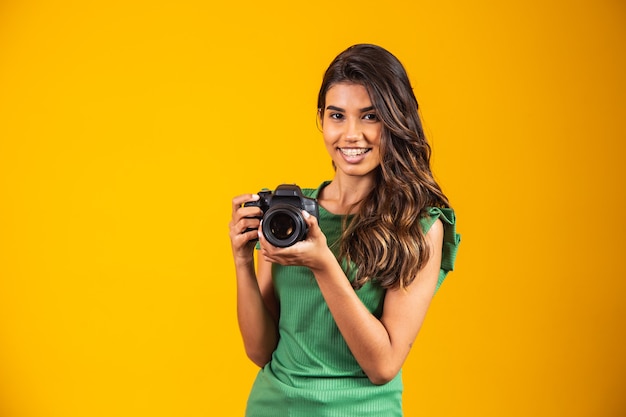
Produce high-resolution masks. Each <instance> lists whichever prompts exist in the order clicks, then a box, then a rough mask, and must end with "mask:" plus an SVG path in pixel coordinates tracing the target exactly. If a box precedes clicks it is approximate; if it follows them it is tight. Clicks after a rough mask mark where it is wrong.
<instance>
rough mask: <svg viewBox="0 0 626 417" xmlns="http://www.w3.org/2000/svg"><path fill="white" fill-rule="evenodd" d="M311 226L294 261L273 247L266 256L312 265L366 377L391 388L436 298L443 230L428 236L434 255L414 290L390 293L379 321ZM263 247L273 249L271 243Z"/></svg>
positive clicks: (439, 228) (292, 253)
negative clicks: (362, 300) (269, 245)
mask: <svg viewBox="0 0 626 417" xmlns="http://www.w3.org/2000/svg"><path fill="white" fill-rule="evenodd" d="M308 221H309V237H308V238H307V241H305V242H303V245H301V246H300V247H298V244H297V245H294V247H293V248H291V250H290V251H289V254H288V256H286V254H285V253H283V254H280V255H277V253H278V252H275V250H276V249H275V248H272V247H268V250H264V251H263V255H264V256H265V257H266V259H267V260H273V261H275V262H280V263H285V264H301V265H306V266H308V267H309V268H310V269H311V270H312V271H313V274H314V275H315V278H316V280H317V282H318V285H319V287H320V290H321V292H322V295H323V296H324V299H325V300H326V303H327V304H328V307H329V309H330V312H331V314H332V315H333V318H334V319H335V322H336V323H337V326H338V328H339V331H340V332H341V334H342V335H343V337H344V339H345V340H346V343H347V344H348V347H349V348H350V350H351V351H352V354H353V355H354V357H355V358H356V360H357V362H358V363H359V365H360V366H361V368H362V369H363V371H364V372H365V373H366V375H367V376H368V378H369V379H370V381H372V383H374V384H384V383H386V382H389V381H390V380H391V379H393V378H394V377H395V376H396V375H397V373H398V372H399V371H400V368H401V367H402V365H403V364H404V361H405V360H406V358H407V356H408V354H409V351H410V349H411V346H412V344H413V342H414V341H415V338H416V337H417V333H418V332H419V329H420V328H421V326H422V323H423V321H424V318H425V316H426V311H427V310H428V307H429V305H430V301H431V299H432V296H433V294H434V291H435V286H436V284H437V278H438V275H439V268H440V264H441V248H442V244H443V224H442V223H441V221H439V220H438V221H436V222H435V223H434V224H433V226H432V227H431V229H430V230H429V232H428V233H427V235H426V240H427V242H428V245H429V248H430V250H431V253H430V258H429V260H428V262H427V264H426V265H425V266H424V268H422V270H421V271H420V272H419V274H418V276H417V277H416V278H415V280H414V281H413V282H412V283H411V284H410V285H409V286H407V287H405V288H404V289H393V290H388V291H387V293H386V296H385V302H384V307H383V313H382V316H381V318H380V319H377V318H376V317H375V316H374V315H372V314H371V313H370V312H369V311H368V310H367V308H366V307H365V305H363V303H362V302H361V300H360V299H359V298H358V296H357V295H356V293H355V291H354V289H353V288H352V286H351V284H350V283H349V281H348V279H347V278H346V276H345V273H344V272H343V270H342V269H341V266H340V265H339V263H338V262H337V260H336V259H335V256H334V255H333V254H332V252H331V251H330V250H329V249H328V247H327V246H326V242H325V239H323V238H322V237H321V236H319V235H320V234H321V235H322V236H323V234H322V233H321V230H319V227H318V226H317V222H316V221H315V220H313V219H309V220H308ZM322 242H323V246H322V244H321V243H322ZM262 243H263V247H264V248H265V247H267V246H266V244H267V242H264V241H262ZM306 244H309V245H313V246H314V247H315V248H307V247H306Z"/></svg>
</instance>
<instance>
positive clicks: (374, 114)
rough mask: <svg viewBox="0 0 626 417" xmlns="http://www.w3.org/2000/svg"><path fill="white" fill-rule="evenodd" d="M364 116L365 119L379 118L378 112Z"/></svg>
mask: <svg viewBox="0 0 626 417" xmlns="http://www.w3.org/2000/svg"><path fill="white" fill-rule="evenodd" d="M363 118H364V119H365V120H378V116H376V113H368V114H366V115H365V116H363Z"/></svg>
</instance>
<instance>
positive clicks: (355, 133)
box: [320, 83, 383, 177]
mask: <svg viewBox="0 0 626 417" xmlns="http://www.w3.org/2000/svg"><path fill="white" fill-rule="evenodd" d="M325 104H326V107H325V108H324V109H321V110H320V112H321V114H320V117H321V120H322V128H323V134H324V143H325V145H326V150H327V151H328V153H329V154H330V156H331V158H332V160H333V162H334V164H335V168H336V169H337V173H342V174H346V175H348V176H360V177H373V176H374V175H375V170H376V168H377V167H378V166H379V165H380V138H381V133H382V126H383V125H382V122H381V121H380V119H379V118H378V116H377V115H376V109H375V108H374V106H373V105H372V101H371V100H370V97H369V94H368V93H367V90H366V89H365V87H364V86H362V85H360V84H351V83H338V84H335V85H333V86H332V87H330V88H329V89H328V92H327V93H326V103H325Z"/></svg>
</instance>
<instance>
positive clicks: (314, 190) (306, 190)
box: [302, 181, 330, 198]
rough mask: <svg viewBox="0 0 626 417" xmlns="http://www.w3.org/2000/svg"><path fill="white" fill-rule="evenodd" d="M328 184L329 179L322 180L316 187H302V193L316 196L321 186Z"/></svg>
mask: <svg viewBox="0 0 626 417" xmlns="http://www.w3.org/2000/svg"><path fill="white" fill-rule="evenodd" d="M328 184H330V181H324V182H322V183H321V184H320V185H319V186H318V187H317V188H302V195H303V196H305V197H309V198H317V197H318V196H319V194H320V191H321V190H322V188H324V187H326V186H327V185H328Z"/></svg>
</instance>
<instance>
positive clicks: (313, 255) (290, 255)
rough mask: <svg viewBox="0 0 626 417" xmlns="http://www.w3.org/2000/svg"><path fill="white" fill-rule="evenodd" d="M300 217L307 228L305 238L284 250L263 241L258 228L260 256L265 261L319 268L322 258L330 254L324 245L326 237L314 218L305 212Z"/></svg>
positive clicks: (265, 240) (263, 238)
mask: <svg viewBox="0 0 626 417" xmlns="http://www.w3.org/2000/svg"><path fill="white" fill-rule="evenodd" d="M302 216H303V217H304V220H305V221H306V224H307V226H308V228H309V230H308V232H307V235H306V238H305V240H302V241H300V242H296V243H295V244H293V245H292V246H289V247H286V248H279V247H276V246H273V245H272V244H271V243H269V242H268V241H267V239H265V236H263V233H262V232H261V231H260V230H261V229H260V228H259V242H260V244H261V250H260V254H261V256H263V257H264V259H265V260H266V261H268V262H274V263H277V264H280V265H298V266H307V267H309V268H312V269H313V268H319V267H320V266H321V265H320V264H321V263H322V262H323V259H324V256H327V255H328V253H327V252H330V249H329V248H328V246H327V244H326V236H325V235H324V233H323V232H322V229H320V227H319V224H318V223H317V218H316V217H315V216H311V215H310V214H309V213H308V212H306V211H305V210H303V211H302Z"/></svg>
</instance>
